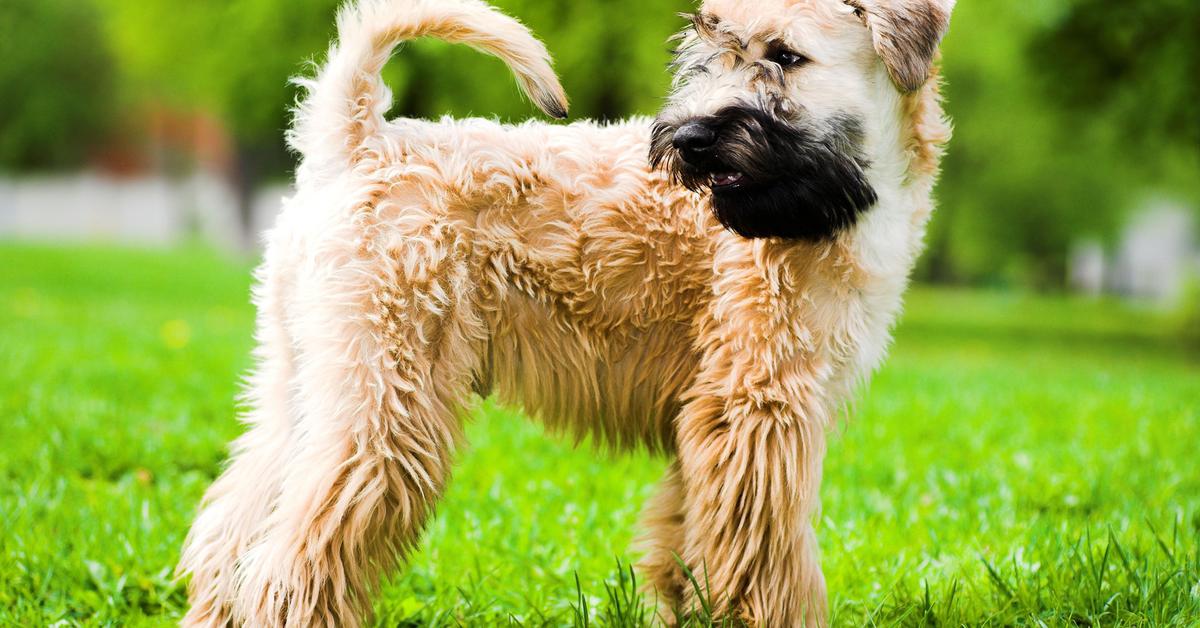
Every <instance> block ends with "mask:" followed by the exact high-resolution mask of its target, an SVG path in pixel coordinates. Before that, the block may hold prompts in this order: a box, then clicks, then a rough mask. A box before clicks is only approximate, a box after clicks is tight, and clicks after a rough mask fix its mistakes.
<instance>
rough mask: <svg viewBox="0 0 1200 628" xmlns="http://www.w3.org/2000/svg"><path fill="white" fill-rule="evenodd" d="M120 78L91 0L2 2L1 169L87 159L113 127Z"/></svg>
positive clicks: (42, 166)
mask: <svg viewBox="0 0 1200 628" xmlns="http://www.w3.org/2000/svg"><path fill="white" fill-rule="evenodd" d="M114 81H115V78H114V72H113V59H112V56H111V54H110V53H109V47H108V45H107V42H106V41H105V40H104V38H103V36H102V33H101V31H100V28H99V22H98V16H97V13H96V11H95V9H94V7H93V6H92V5H91V4H89V3H88V2H81V1H80V0H38V1H37V2H29V1H16V2H14V1H12V0H4V1H3V2H0V95H2V96H0V168H2V169H5V170H44V169H61V168H67V167H77V166H80V165H82V164H83V163H84V162H85V161H86V160H87V158H88V157H89V153H90V152H91V151H93V150H95V149H96V148H97V146H98V145H100V144H102V143H103V140H104V139H105V138H106V136H107V135H108V133H109V132H110V130H111V129H112V127H113V123H114V113H115V109H116V101H115V99H114V97H113V87H114Z"/></svg>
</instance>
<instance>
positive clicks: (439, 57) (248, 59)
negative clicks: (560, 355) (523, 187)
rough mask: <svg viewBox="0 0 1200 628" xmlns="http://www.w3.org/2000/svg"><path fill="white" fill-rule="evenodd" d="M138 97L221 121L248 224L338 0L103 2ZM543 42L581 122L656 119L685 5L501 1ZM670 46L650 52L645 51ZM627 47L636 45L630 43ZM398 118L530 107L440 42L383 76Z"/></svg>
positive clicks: (498, 69) (497, 73)
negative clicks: (301, 76)
mask: <svg viewBox="0 0 1200 628" xmlns="http://www.w3.org/2000/svg"><path fill="white" fill-rule="evenodd" d="M99 1H100V2H102V3H103V6H104V7H105V8H106V9H107V11H106V13H107V15H108V17H109V20H108V24H109V32H110V35H111V37H112V39H113V41H114V45H115V49H116V51H117V53H118V55H119V57H120V59H121V61H122V67H123V68H124V70H125V76H126V78H127V79H128V80H129V81H130V84H131V85H132V89H133V90H134V91H137V92H141V93H149V94H155V95H156V97H157V98H161V99H164V100H165V101H167V102H172V103H173V104H175V105H176V106H184V107H199V108H203V109H205V110H207V111H211V112H214V113H216V114H217V115H218V116H219V117H220V118H221V119H222V120H223V121H224V122H225V124H226V125H227V127H228V129H229V130H230V132H231V133H232V135H233V139H234V141H235V143H236V153H237V167H236V169H235V170H236V172H234V173H233V175H234V180H235V183H236V184H237V188H238V189H239V190H240V196H241V199H242V208H243V216H244V218H245V219H246V220H249V211H248V210H249V206H250V199H251V196H252V193H253V190H254V188H255V187H256V185H257V184H258V183H260V181H261V179H262V178H264V177H270V176H278V175H280V174H283V173H284V172H285V171H286V170H287V168H288V167H289V166H290V164H291V160H290V159H289V157H288V155H287V153H286V150H285V148H284V145H283V141H282V140H283V132H284V129H285V128H286V127H287V124H288V117H289V113H288V110H289V107H290V105H291V104H292V103H293V102H294V101H295V97H296V92H295V89H294V87H293V86H291V85H290V84H289V83H288V78H289V77H291V76H293V75H296V74H298V73H301V72H304V71H307V69H306V68H305V67H304V61H305V60H306V59H308V60H320V58H321V56H322V55H323V52H324V50H325V49H326V46H327V44H328V42H329V40H330V38H331V37H332V36H333V35H334V32H333V16H334V11H335V8H336V6H337V5H338V4H339V3H338V2H337V0H214V1H211V2H195V1H192V2H180V1H179V0H139V1H137V2H131V1H130V0H99ZM496 4H497V5H498V6H500V7H501V8H503V9H506V10H507V11H508V12H509V13H510V14H512V15H516V16H519V17H520V18H521V19H522V20H524V21H525V22H526V23H528V24H529V25H530V26H531V28H533V30H534V31H535V32H537V33H539V34H544V35H546V37H547V43H548V45H549V47H550V49H551V51H552V52H553V53H555V55H556V57H557V61H558V64H557V67H558V70H559V73H560V74H561V75H562V76H563V80H564V83H565V85H566V87H567V90H568V93H569V94H570V95H571V97H572V101H573V108H572V114H573V117H576V118H578V117H580V116H588V117H598V118H616V117H621V116H624V115H627V114H628V112H630V111H634V110H640V111H645V112H650V111H653V110H654V109H655V108H656V107H657V104H658V99H659V97H660V95H661V94H663V93H665V89H666V84H667V80H668V77H667V75H666V72H665V71H664V70H663V66H664V65H665V63H666V62H667V60H668V54H667V45H666V39H667V37H668V36H669V35H670V34H671V33H672V32H673V31H674V30H676V29H678V28H679V27H680V26H681V25H682V24H683V21H682V20H680V19H679V18H678V17H676V16H675V13H677V12H678V11H681V10H683V9H686V8H688V5H689V3H688V2H686V1H685V0H650V1H648V2H642V3H631V2H626V1H622V0H592V1H590V2H544V1H538V0H502V1H499V2H496ZM647 41H650V42H663V43H662V45H660V46H647V45H645V44H644V43H643V42H647ZM622 42H637V44H638V45H636V46H625V45H622ZM387 75H388V79H389V83H390V84H391V85H392V86H393V88H394V90H395V92H396V105H395V108H394V111H393V113H395V114H397V115H408V116H425V117H430V116H437V115H442V114H451V115H460V116H461V115H484V116H489V117H491V116H496V117H499V118H501V119H506V120H513V119H520V118H525V117H528V116H530V115H532V114H533V112H534V110H533V109H532V107H530V106H529V105H528V104H527V103H523V102H522V101H521V100H520V97H519V96H518V91H517V89H516V86H515V83H514V82H513V80H512V78H511V76H510V75H509V73H508V71H507V70H506V69H505V68H504V67H503V66H502V65H501V64H500V62H499V61H496V60H494V59H489V58H487V57H484V56H483V55H480V54H479V53H477V52H474V51H471V50H469V49H463V48H458V47H452V46H448V45H445V44H442V43H440V42H432V41H422V42H416V43H414V44H413V45H412V46H411V47H410V48H408V49H406V50H405V51H404V53H403V54H401V55H399V56H398V59H397V61H396V62H394V63H393V64H391V67H390V68H389V69H388V72H387Z"/></svg>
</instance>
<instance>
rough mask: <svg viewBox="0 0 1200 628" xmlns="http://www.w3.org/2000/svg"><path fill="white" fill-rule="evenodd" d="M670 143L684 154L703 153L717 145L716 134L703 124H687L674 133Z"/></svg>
mask: <svg viewBox="0 0 1200 628" xmlns="http://www.w3.org/2000/svg"><path fill="white" fill-rule="evenodd" d="M671 143H672V144H673V145H674V146H675V148H676V149H677V150H679V151H682V152H684V153H703V152H705V151H707V150H709V149H710V148H712V147H713V145H714V144H716V143H717V133H716V131H714V130H713V129H712V127H710V126H708V125H707V124H704V123H703V122H688V123H687V124H684V125H683V126H681V127H679V129H678V130H676V131H675V137H674V138H672V140H671Z"/></svg>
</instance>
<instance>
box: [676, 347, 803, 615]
mask: <svg viewBox="0 0 1200 628" xmlns="http://www.w3.org/2000/svg"><path fill="white" fill-rule="evenodd" d="M718 353H721V352H718ZM786 362H787V364H785V365H782V366H781V367H780V368H778V369H777V371H776V373H775V374H774V375H775V376H774V377H773V378H772V379H769V380H764V379H762V377H761V376H762V373H761V372H758V371H760V369H756V368H754V367H752V366H749V365H747V364H745V363H743V364H741V365H739V364H738V363H737V360H735V359H733V358H732V357H731V356H729V355H723V356H721V355H718V356H716V357H715V358H714V359H713V360H712V361H711V362H710V367H711V368H709V369H708V372H707V375H708V377H707V379H704V380H703V381H701V382H700V383H699V384H698V385H697V386H696V388H695V389H694V390H693V391H692V396H691V399H690V401H689V402H688V404H687V405H686V406H685V408H684V410H683V413H682V414H681V416H680V420H679V461H680V468H681V477H682V481H683V484H684V500H683V501H684V503H683V520H684V531H683V532H684V538H683V540H682V541H683V547H682V559H683V561H684V563H685V564H686V565H687V566H688V568H689V569H690V570H691V571H692V573H693V574H694V576H695V581H696V583H697V584H698V585H699V587H700V588H701V589H702V590H703V589H705V588H707V591H704V593H705V594H706V595H708V596H709V597H710V599H711V602H712V603H713V606H714V608H715V612H716V613H717V614H719V615H730V616H734V617H737V618H740V619H743V620H746V621H748V622H749V623H751V624H752V625H762V626H803V625H807V626H824V625H825V623H826V599H825V581H824V577H823V576H822V574H821V570H820V565H819V564H818V557H817V545H816V539H815V536H814V532H813V527H812V521H811V518H812V516H813V515H814V513H815V511H816V506H817V500H818V495H817V490H818V486H819V484H820V477H821V463H822V458H823V456H824V451H825V427H824V425H825V421H824V420H823V415H822V410H821V409H820V408H819V401H818V400H817V397H816V395H815V390H814V386H813V382H812V381H811V379H809V378H807V377H805V372H804V371H805V368H804V366H803V364H804V363H805V361H804V360H789V361H786ZM689 588H690V590H689V591H688V592H687V595H686V597H685V600H686V601H685V605H684V609H685V610H690V611H694V609H696V608H699V606H698V604H699V602H698V600H696V599H695V588H696V587H694V586H689Z"/></svg>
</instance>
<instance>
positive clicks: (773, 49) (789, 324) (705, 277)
mask: <svg viewBox="0 0 1200 628" xmlns="http://www.w3.org/2000/svg"><path fill="white" fill-rule="evenodd" d="M952 5H953V0H708V1H707V2H704V4H703V6H702V7H701V8H700V11H699V12H698V13H697V15H696V16H695V18H694V19H693V20H692V24H691V25H690V27H689V28H688V29H687V30H686V31H684V32H683V33H682V34H681V35H680V36H679V39H678V44H679V46H678V55H677V58H676V62H675V71H676V73H677V74H676V77H675V88H674V90H673V93H672V95H671V97H670V99H669V102H668V103H667V105H666V107H665V109H664V111H663V112H662V113H661V114H660V115H659V117H658V118H657V119H656V120H649V119H640V118H639V119H633V120H630V121H628V122H624V123H620V124H607V125H606V124H595V123H590V122H579V123H575V124H571V125H569V126H567V125H548V124H541V123H532V122H530V123H525V124H521V125H517V126H507V125H503V124H499V123H496V122H492V121H488V120H452V119H445V120H442V121H440V122H427V121H422V120H407V119H404V120H393V121H389V120H386V119H385V118H384V114H385V112H386V111H387V109H388V106H389V104H390V95H389V93H388V91H387V89H386V87H385V86H384V85H383V84H382V83H381V81H380V78H379V74H380V70H381V69H382V67H383V65H384V63H385V62H386V61H387V59H388V56H389V54H390V53H391V51H392V49H393V48H394V47H395V46H396V45H397V43H399V42H402V41H404V40H407V39H411V38H415V37H420V36H432V37H438V38H441V39H445V40H448V41H453V42H461V43H465V44H469V45H471V46H474V47H475V48H478V49H480V50H483V51H485V52H488V53H491V54H493V55H495V56H497V57H499V58H501V59H503V60H504V61H505V62H507V63H508V65H509V66H510V67H511V69H512V70H513V72H514V73H515V74H516V76H517V80H518V81H519V82H520V85H521V86H522V88H523V89H524V90H525V92H526V93H527V94H528V95H529V97H530V98H532V99H533V101H534V102H535V103H537V105H538V106H539V107H541V108H542V109H543V110H544V111H545V112H546V113H548V114H550V115H552V116H555V117H563V116H564V115H565V114H566V111H567V103H566V98H565V96H564V94H563V90H562V88H561V87H560V86H559V83H558V81H557V79H556V77H555V74H554V72H553V70H552V69H551V66H550V60H549V57H548V55H547V52H546V50H545V48H544V47H543V46H542V45H541V43H540V42H538V40H537V39H535V38H534V37H533V36H532V35H531V34H530V33H529V31H527V30H526V29H525V28H524V27H523V26H522V25H521V24H519V23H518V22H517V21H515V20H513V19H512V18H509V17H507V16H505V15H503V14H501V13H499V12H497V11H496V10H494V9H492V8H491V7H489V6H488V5H486V4H484V3H483V2H481V1H480V0H362V1H361V2H359V3H358V4H357V5H354V6H350V7H347V8H346V9H345V10H343V11H342V13H341V14H340V16H339V20H338V33H339V35H338V43H337V44H336V45H335V46H334V47H333V48H332V49H331V50H330V52H329V59H328V62H327V63H326V64H325V66H324V68H323V69H322V70H321V71H320V72H319V74H318V75H317V76H316V78H315V79H313V80H311V81H306V82H305V85H306V87H307V97H306V99H305V100H304V101H303V103H302V105H301V106H300V107H299V110H298V113H297V120H296V125H295V129H294V131H293V132H292V134H291V136H290V140H291V143H292V145H293V146H294V148H295V149H296V150H297V151H298V152H299V153H300V154H301V155H302V156H303V161H302V165H301V166H300V169H299V173H298V177H297V179H298V180H297V185H298V192H297V194H296V196H295V198H293V199H292V200H291V201H290V202H289V203H288V204H287V208H286V209H285V210H284V211H283V213H282V214H281V215H280V217H279V219H278V224H277V225H276V227H275V229H274V230H273V231H272V232H271V234H270V242H269V246H268V248H267V252H266V259H265V262H264V263H263V265H262V267H261V268H260V270H259V273H258V287H257V289H256V291H255V302H256V303H257V305H258V309H259V322H258V336H257V339H258V342H259V347H258V349H257V351H256V354H255V355H256V357H257V360H258V366H257V369H256V370H255V372H254V374H253V376H252V378H251V379H250V383H249V387H248V394H247V397H248V406H249V410H248V412H247V414H246V417H245V419H246V422H247V423H248V424H249V430H248V432H247V433H246V434H245V436H243V437H242V438H241V439H239V440H238V441H237V443H236V444H235V446H234V451H233V460H232V463H231V464H230V466H229V468H228V469H227V470H226V471H225V472H224V474H223V475H221V477H220V478H219V479H218V480H217V481H216V483H215V484H214V485H213V486H212V488H211V489H210V490H209V492H208V494H207V496H206V497H205V500H204V505H203V509H202V511H201V513H200V515H199V517H198V518H197V520H196V522H195V525H194V527H193V528H192V530H191V534H190V535H189V537H188V540H187V544H186V548H185V551H184V553H183V558H182V562H181V563H180V569H181V571H182V572H185V573H190V574H191V586H190V597H191V605H192V606H191V610H190V612H189V613H188V615H187V618H186V620H185V623H188V624H196V625H224V624H227V623H230V622H232V623H236V624H241V623H246V624H252V625H287V626H308V625H313V624H323V625H353V624H357V623H359V622H361V621H363V620H364V618H366V617H367V616H368V615H369V612H370V594H371V592H372V590H373V589H374V588H375V586H376V585H377V583H378V582H379V579H380V577H381V575H382V574H384V573H385V572H386V571H387V570H389V569H390V568H392V567H393V566H395V565H396V564H397V563H398V562H399V561H401V560H403V557H404V556H405V554H406V553H407V552H408V551H409V550H411V549H412V547H413V545H414V544H415V543H417V541H418V539H419V538H420V534H421V529H422V526H423V525H424V524H425V522H426V521H427V520H428V518H429V516H430V513H431V512H432V511H433V509H434V507H435V505H436V504H437V500H438V497H439V495H440V494H441V493H442V491H443V490H444V488H445V485H446V482H447V479H448V478H449V475H450V470H451V466H452V461H453V454H454V450H455V447H456V446H458V445H459V444H461V442H462V427H461V423H462V420H463V411H464V407H465V406H467V405H468V403H469V402H470V400H471V399H473V398H474V397H473V396H474V395H488V394H495V395H496V396H497V398H498V399H500V400H501V401H503V402H505V403H509V404H514V405H516V406H519V407H521V408H524V409H525V410H526V411H527V412H528V413H529V415H530V416H533V417H537V418H538V419H540V420H541V421H544V422H545V423H546V424H547V425H549V426H550V427H551V428H553V429H556V430H559V431H562V432H568V433H570V434H572V435H575V436H577V437H581V436H584V435H590V436H592V437H593V438H595V439H596V440H597V441H598V442H601V443H605V444H607V445H609V446H611V447H613V448H616V449H624V448H632V447H637V446H647V447H649V448H650V449H652V450H654V451H656V452H661V453H662V454H664V455H667V456H670V457H672V458H673V460H674V462H673V464H672V465H671V467H670V470H669V471H668V472H667V475H666V477H665V478H664V479H663V482H662V487H661V492H660V493H659V494H658V496H657V497H655V498H654V499H653V501H652V502H651V503H650V504H649V505H648V506H647V508H646V511H645V517H644V522H643V526H644V532H645V538H644V551H645V557H644V560H643V562H642V568H643V570H644V573H645V575H646V577H647V580H648V581H649V583H650V584H651V585H653V586H654V587H655V589H656V590H657V592H658V594H659V596H660V598H663V599H666V600H668V602H669V603H671V604H676V605H679V606H681V607H682V608H684V609H687V608H688V606H689V605H690V604H692V603H693V602H694V600H692V599H691V598H692V596H693V591H692V588H691V587H689V586H685V580H684V579H683V576H682V575H681V571H682V570H681V569H680V568H679V564H680V563H679V562H677V560H676V556H678V557H679V559H680V561H682V563H683V564H685V565H687V566H688V567H689V568H690V569H691V570H693V571H695V572H696V573H697V574H704V575H703V576H702V578H703V579H706V580H707V582H708V585H709V586H710V588H711V596H712V602H713V603H714V604H715V607H716V611H717V612H719V613H722V614H725V615H727V616H731V617H738V618H742V619H744V620H747V621H748V622H750V623H752V624H758V625H771V626H794V625H799V624H802V623H808V624H810V625H811V624H824V623H825V621H826V619H825V618H826V594H825V585H824V580H823V578H822V575H821V570H820V567H819V564H818V556H817V541H816V539H815V536H814V530H813V518H814V515H815V512H816V510H817V504H818V487H819V485H820V481H821V465H822V458H823V455H824V452H825V442H826V440H825V439H826V432H827V430H828V429H829V428H830V425H831V422H833V421H834V420H835V417H836V415H837V414H838V412H839V408H840V407H841V404H842V402H843V401H844V400H846V398H847V395H848V394H849V393H850V392H852V389H853V388H854V387H855V384H856V383H857V382H859V381H860V380H862V379H863V378H864V377H865V376H866V375H868V374H869V373H870V372H871V370H872V369H873V368H874V367H875V366H876V365H878V364H879V362H880V360H881V359H882V357H883V355H884V352H885V350H886V348H887V345H888V341H889V328H890V327H891V325H892V323H893V321H894V320H895V316H896V313H897V310H898V309H899V308H900V301H901V294H902V292H903V291H904V288H905V284H906V282H907V277H908V275H909V272H910V270H911V269H912V266H913V262H914V259H915V258H916V256H917V254H918V251H919V250H920V248H921V240H922V235H923V232H924V230H925V224H926V221H927V219H928V217H929V214H930V210H931V200H930V194H931V188H932V186H933V184H934V179H935V177H936V174H937V170H938V160H939V158H940V156H941V153H942V146H943V145H944V143H945V142H946V140H947V137H948V134H949V133H948V126H947V123H946V121H945V119H944V118H943V114H942V110H941V107H940V105H939V99H938V91H937V89H938V88H937V80H936V79H934V78H931V77H932V75H933V74H934V72H933V67H934V61H935V57H936V55H937V49H938V45H939V42H940V40H941V37H942V35H943V34H944V32H945V31H946V28H947V25H948V21H949V15H950V10H951V7H952Z"/></svg>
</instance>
